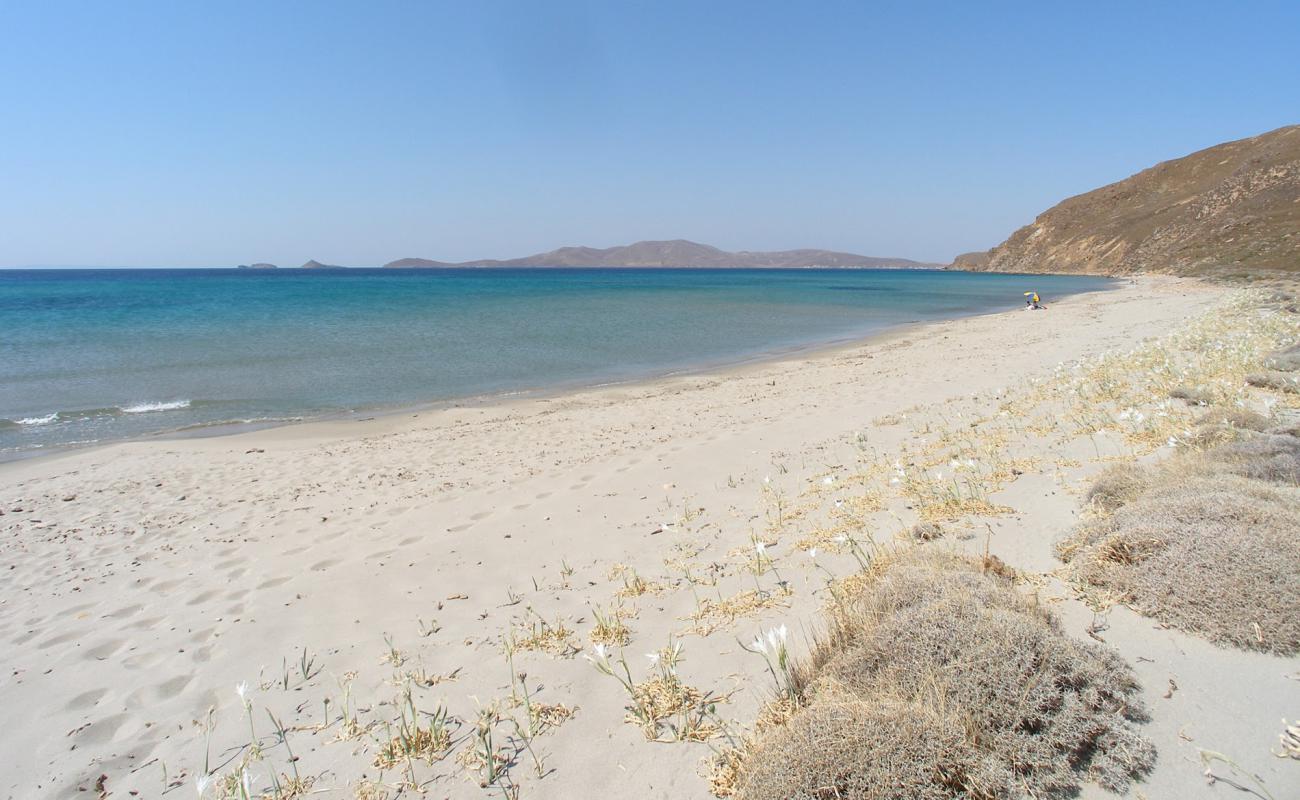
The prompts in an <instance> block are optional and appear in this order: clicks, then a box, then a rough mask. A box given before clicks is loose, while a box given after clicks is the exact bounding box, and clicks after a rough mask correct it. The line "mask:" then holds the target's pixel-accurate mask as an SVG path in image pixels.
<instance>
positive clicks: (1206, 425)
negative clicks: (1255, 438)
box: [1188, 408, 1274, 450]
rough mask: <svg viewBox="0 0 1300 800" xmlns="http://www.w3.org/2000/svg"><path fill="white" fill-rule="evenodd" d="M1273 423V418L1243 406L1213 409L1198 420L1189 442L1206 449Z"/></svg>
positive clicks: (1270, 425) (1260, 429)
mask: <svg viewBox="0 0 1300 800" xmlns="http://www.w3.org/2000/svg"><path fill="white" fill-rule="evenodd" d="M1273 424H1274V423H1273V420H1271V419H1270V418H1268V417H1266V416H1264V415H1263V414H1256V413H1255V412H1254V411H1247V410H1245V409H1242V408H1233V409H1220V410H1216V411H1211V412H1210V413H1208V414H1205V415H1204V416H1202V417H1201V418H1200V419H1198V420H1197V421H1196V432H1195V433H1194V434H1193V435H1192V436H1191V437H1190V439H1189V440H1188V443H1189V444H1190V445H1192V446H1193V447H1195V448H1198V449H1202V450H1204V449H1208V448H1211V447H1214V446H1216V445H1219V444H1222V443H1224V442H1230V441H1233V440H1235V439H1237V438H1239V437H1240V436H1241V435H1242V434H1244V433H1259V432H1262V431H1266V430H1269V429H1270V428H1271V427H1272V426H1273Z"/></svg>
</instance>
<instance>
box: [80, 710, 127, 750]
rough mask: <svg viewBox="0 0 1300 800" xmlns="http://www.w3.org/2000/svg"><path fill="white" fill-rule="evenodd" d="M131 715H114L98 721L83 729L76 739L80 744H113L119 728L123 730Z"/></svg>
mask: <svg viewBox="0 0 1300 800" xmlns="http://www.w3.org/2000/svg"><path fill="white" fill-rule="evenodd" d="M130 717H131V715H130V714H114V715H112V716H109V717H104V718H103V719H97V720H95V721H94V722H92V723H90V724H89V725H87V726H86V727H85V728H82V729H81V730H80V731H78V732H77V733H76V734H74V738H75V739H76V740H77V743H78V744H81V743H85V744H103V743H105V742H111V741H112V740H113V737H114V736H115V735H116V734H117V730H118V728H121V727H122V726H123V725H124V724H126V721H127V720H128V719H130Z"/></svg>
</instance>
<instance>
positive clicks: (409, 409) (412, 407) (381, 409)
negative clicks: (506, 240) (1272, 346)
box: [0, 267, 1163, 469]
mask: <svg viewBox="0 0 1300 800" xmlns="http://www.w3.org/2000/svg"><path fill="white" fill-rule="evenodd" d="M535 269H544V268H535ZM844 269H860V268H848V267H846V268H844ZM875 271H879V270H875ZM909 271H914V270H909ZM1007 274H1013V273H1007ZM1099 277H1107V276H1099ZM1162 277H1163V276H1162ZM1112 280H1113V284H1112V285H1111V286H1108V287H1106V288H1102V289H1096V290H1092V291H1084V292H1077V293H1074V294H1069V295H1065V296H1063V297H1062V298H1060V299H1059V300H1055V301H1053V302H1052V303H1051V304H1049V305H1048V306H1047V307H1046V310H1050V308H1051V307H1052V306H1058V305H1063V304H1067V303H1071V302H1075V301H1077V300H1078V299H1079V298H1082V297H1087V296H1090V295H1096V294H1104V293H1109V292H1115V291H1117V290H1119V289H1121V288H1122V287H1123V286H1125V284H1123V283H1121V282H1120V280H1119V279H1118V278H1113V279H1112ZM1024 310H1025V309H1024V307H1017V308H1015V309H1004V310H999V311H979V312H973V313H969V314H962V315H959V316H954V317H947V318H943V319H929V320H927V319H917V320H910V321H907V322H902V323H894V324H891V325H887V326H885V327H883V328H880V329H878V330H875V331H873V332H871V333H867V334H865V335H859V334H847V335H843V336H839V337H836V338H834V339H828V340H819V341H815V342H808V343H804V344H797V345H790V346H784V347H775V348H760V349H757V350H754V351H751V352H750V353H749V354H748V355H737V356H734V357H724V358H721V359H712V360H708V361H704V362H700V363H694V364H689V365H685V366H681V367H674V368H670V369H667V370H653V371H651V372H648V373H646V374H642V375H635V376H631V377H628V378H625V379H617V380H595V381H592V380H586V379H576V380H571V381H565V382H561V383H558V384H555V385H552V386H545V387H529V388H523V389H513V390H505V391H500V392H490V393H484V394H469V395H463V396H456V397H449V398H444V399H436V400H428V401H421V402H416V403H410V404H404V405H400V406H366V407H361V408H357V409H351V410H339V411H333V412H329V413H325V414H316V415H301V416H297V415H294V416H288V417H284V418H276V419H252V420H242V421H241V420H231V421H216V422H207V423H194V424H190V425H186V426H182V427H179V428H170V429H165V430H160V431H155V432H152V433H143V434H139V435H135V436H129V437H123V438H112V439H103V440H95V441H90V442H72V443H62V444H54V445H51V446H50V447H49V448H28V449H23V450H19V449H15V450H11V451H8V452H3V453H0V469H3V468H4V467H5V466H6V465H8V464H14V463H22V462H27V461H32V460H44V459H47V458H59V457H62V456H66V455H71V454H76V453H79V452H85V451H91V450H100V449H103V448H107V447H112V446H114V445H122V444H130V443H140V442H169V441H178V440H191V439H213V438H225V437H230V436H242V435H246V434H250V433H257V432H260V431H270V430H278V429H282V428H298V427H302V426H309V425H331V424H342V423H366V422H370V421H372V420H378V419H386V418H390V417H399V416H403V415H408V414H417V415H418V414H425V413H430V412H439V411H446V410H449V409H455V408H484V407H492V406H497V405H509V404H514V403H518V402H526V401H528V400H549V399H556V398H560V397H563V396H566V395H575V394H580V393H583V392H590V391H599V390H602V389H616V388H625V389H637V388H646V387H649V386H651V385H653V384H655V383H658V382H663V381H671V380H674V379H687V378H701V377H719V378H721V377H727V376H729V375H732V374H737V373H739V372H741V371H743V370H745V369H747V368H751V367H762V366H765V365H779V364H782V363H785V362H788V361H797V360H802V359H813V358H818V357H823V356H826V357H829V356H834V355H837V354H839V353H841V352H844V351H846V350H853V349H856V348H863V347H869V346H871V345H873V344H881V343H885V342H888V341H889V340H890V339H892V338H897V337H900V336H905V335H908V334H909V333H910V332H913V331H915V330H917V329H924V328H925V327H927V326H939V325H944V324H946V323H950V322H956V321H959V320H964V319H976V318H980V317H988V316H997V315H1001V314H1011V313H1014V312H1019V311H1024Z"/></svg>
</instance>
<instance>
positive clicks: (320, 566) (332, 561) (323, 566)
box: [308, 558, 339, 572]
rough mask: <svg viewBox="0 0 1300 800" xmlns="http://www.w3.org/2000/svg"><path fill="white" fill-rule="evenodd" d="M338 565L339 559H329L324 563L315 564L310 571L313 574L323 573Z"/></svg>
mask: <svg viewBox="0 0 1300 800" xmlns="http://www.w3.org/2000/svg"><path fill="white" fill-rule="evenodd" d="M338 563H339V562H338V559H336V558H327V559H325V560H324V561H317V562H316V563H315V564H312V565H311V566H310V567H308V569H310V570H311V571H312V572H322V571H324V570H327V569H329V568H330V567H332V566H334V565H335V564H338Z"/></svg>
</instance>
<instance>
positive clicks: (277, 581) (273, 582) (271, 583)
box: [257, 576, 290, 589]
mask: <svg viewBox="0 0 1300 800" xmlns="http://www.w3.org/2000/svg"><path fill="white" fill-rule="evenodd" d="M289 580H290V578H289V577H288V576H285V577H282V578H271V579H270V580H266V581H262V582H261V583H259V584H258V585H257V588H258V589H274V588H275V587H277V586H281V585H283V584H286V583H288V582H289Z"/></svg>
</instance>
